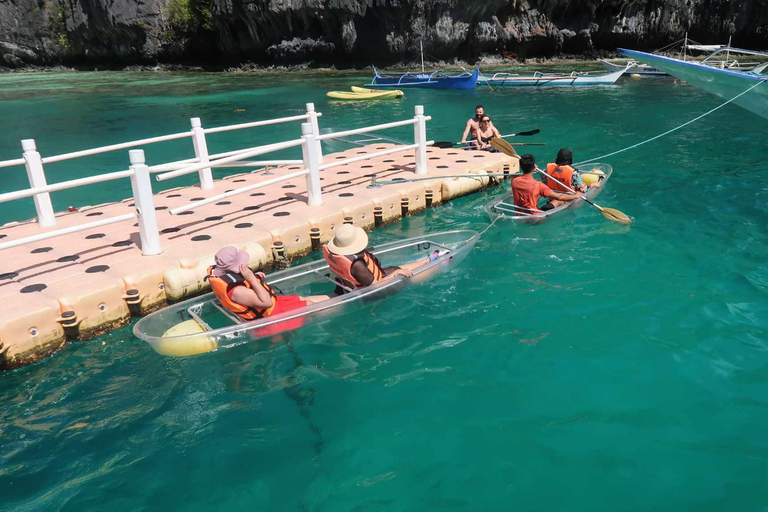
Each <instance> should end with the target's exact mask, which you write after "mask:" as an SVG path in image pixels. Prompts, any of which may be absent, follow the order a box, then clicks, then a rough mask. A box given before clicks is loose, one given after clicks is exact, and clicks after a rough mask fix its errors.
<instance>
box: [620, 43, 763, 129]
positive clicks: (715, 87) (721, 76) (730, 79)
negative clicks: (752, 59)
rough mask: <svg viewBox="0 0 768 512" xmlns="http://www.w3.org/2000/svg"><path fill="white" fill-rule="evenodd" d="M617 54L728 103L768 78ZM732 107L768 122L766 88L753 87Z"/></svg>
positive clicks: (644, 55) (626, 52) (647, 56)
mask: <svg viewBox="0 0 768 512" xmlns="http://www.w3.org/2000/svg"><path fill="white" fill-rule="evenodd" d="M618 52H619V53H621V54H623V55H626V56H628V57H631V58H633V59H635V60H638V61H640V62H644V63H646V64H648V65H650V66H653V67H655V68H657V69H660V70H662V71H665V72H666V73H668V74H670V75H672V76H674V77H675V78H679V79H681V80H685V81H686V82H688V83H689V84H691V85H693V86H694V87H698V88H700V89H703V90H705V91H707V92H709V93H712V94H715V95H717V96H719V97H721V98H723V99H725V100H729V99H731V98H734V97H736V96H738V95H739V94H741V93H743V92H744V91H746V90H747V89H749V88H750V87H752V86H754V85H755V84H757V83H760V82H761V81H762V82H765V81H766V80H767V79H768V77H765V76H763V77H761V76H758V75H753V74H749V73H744V72H740V71H734V70H730V69H718V68H714V67H711V66H707V65H703V64H699V63H698V62H690V61H682V60H680V59H673V58H671V57H663V56H661V55H654V54H651V53H645V52H638V51H635V50H626V49H624V48H619V49H618ZM734 103H735V104H736V105H738V106H740V107H742V108H744V109H746V110H749V111H750V112H753V113H755V114H757V115H759V116H761V117H764V118H766V119H768V84H763V85H760V86H758V87H755V88H754V89H753V90H751V91H750V92H748V93H747V94H745V95H744V96H741V97H740V98H738V99H737V100H735V101H734Z"/></svg>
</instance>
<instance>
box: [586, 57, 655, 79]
mask: <svg viewBox="0 0 768 512" xmlns="http://www.w3.org/2000/svg"><path fill="white" fill-rule="evenodd" d="M600 64H602V65H603V67H604V68H605V69H607V70H608V72H609V73H614V72H616V71H622V72H623V74H624V75H640V76H667V74H666V73H665V72H663V71H659V70H658V69H656V68H654V67H652V66H649V65H648V64H643V63H641V62H637V61H636V60H633V59H629V60H627V59H610V60H608V59H600Z"/></svg>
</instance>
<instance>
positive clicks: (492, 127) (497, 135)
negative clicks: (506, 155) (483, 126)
mask: <svg viewBox="0 0 768 512" xmlns="http://www.w3.org/2000/svg"><path fill="white" fill-rule="evenodd" d="M491 130H493V136H494V137H498V138H501V133H499V130H497V129H496V127H495V126H493V124H491Z"/></svg>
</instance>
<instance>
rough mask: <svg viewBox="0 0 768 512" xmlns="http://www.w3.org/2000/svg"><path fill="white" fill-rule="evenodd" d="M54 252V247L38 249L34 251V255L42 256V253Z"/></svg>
mask: <svg viewBox="0 0 768 512" xmlns="http://www.w3.org/2000/svg"><path fill="white" fill-rule="evenodd" d="M52 250H53V247H38V248H37V249H32V254H40V253H41V252H50V251H52Z"/></svg>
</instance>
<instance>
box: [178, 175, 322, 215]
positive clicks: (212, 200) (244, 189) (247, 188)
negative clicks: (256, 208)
mask: <svg viewBox="0 0 768 512" xmlns="http://www.w3.org/2000/svg"><path fill="white" fill-rule="evenodd" d="M307 174H309V170H308V169H304V170H301V171H296V172H294V173H291V174H286V175H285V176H278V177H277V178H272V179H270V180H266V181H262V182H260V183H255V184H253V185H248V186H245V187H240V188H237V189H235V190H230V191H229V192H224V193H223V194H219V195H216V196H212V197H209V198H208V199H203V200H202V201H195V202H192V203H189V204H185V205H184V206H179V207H178V208H174V209H173V210H168V213H170V214H171V215H176V214H177V213H180V212H183V211H187V210H194V209H195V208H198V207H200V206H203V205H206V204H211V203H215V202H216V201H221V200H222V199H225V198H227V197H232V196H236V195H238V194H244V193H245V192H250V191H251V190H256V189H257V188H261V187H266V186H267V185H272V184H274V183H280V182H281V181H286V180H290V179H293V178H298V177H300V176H306V175H307Z"/></svg>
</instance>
